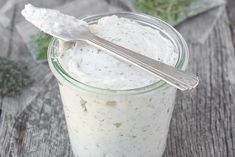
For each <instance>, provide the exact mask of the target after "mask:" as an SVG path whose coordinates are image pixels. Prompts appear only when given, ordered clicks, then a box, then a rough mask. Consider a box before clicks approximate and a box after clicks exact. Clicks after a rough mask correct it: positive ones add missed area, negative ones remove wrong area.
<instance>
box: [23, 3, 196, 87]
mask: <svg viewBox="0 0 235 157" xmlns="http://www.w3.org/2000/svg"><path fill="white" fill-rule="evenodd" d="M22 14H23V16H24V17H25V18H26V19H27V20H28V21H29V22H31V23H32V24H34V25H35V26H36V27H38V28H39V29H41V30H42V31H44V32H46V33H48V34H50V35H52V36H54V37H56V38H58V39H61V40H63V41H74V42H75V41H85V42H87V43H88V44H90V45H93V46H95V47H97V48H99V49H102V50H104V51H105V52H108V53H110V54H111V55H113V56H116V57H118V58H120V59H122V60H124V61H126V62H129V63H131V64H133V65H136V66H137V67H139V68H141V69H143V70H145V71H147V72H150V73H152V74H153V75H155V76H157V77H158V78H160V79H161V80H163V81H165V82H167V83H168V84H170V85H172V86H174V87H176V88H178V89H180V90H182V91H185V90H190V89H192V88H195V87H196V86H197V85H198V82H199V80H198V77H197V76H195V75H193V74H188V73H186V72H184V71H182V70H179V69H177V68H175V67H172V66H169V65H167V64H164V63H162V62H159V61H157V60H154V59H151V58H148V57H146V56H144V55H141V54H139V53H136V52H134V51H132V50H129V49H127V48H124V47H121V46H119V45H116V44H114V43H112V42H109V41H107V40H105V39H103V38H100V37H98V36H96V35H95V34H93V33H91V32H90V30H89V28H88V25H87V24H86V23H85V22H83V21H81V20H78V19H76V18H75V17H72V16H69V15H65V14H62V13H60V12H59V11H57V10H52V9H45V8H37V7H34V6H32V5H31V4H27V5H26V6H25V9H24V10H23V11H22Z"/></svg>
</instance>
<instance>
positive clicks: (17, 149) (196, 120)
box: [0, 2, 235, 157]
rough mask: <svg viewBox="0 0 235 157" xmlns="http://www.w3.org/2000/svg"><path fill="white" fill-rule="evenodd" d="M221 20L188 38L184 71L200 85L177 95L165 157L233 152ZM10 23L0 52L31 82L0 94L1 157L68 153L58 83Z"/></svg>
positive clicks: (231, 60) (232, 88)
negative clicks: (197, 38)
mask: <svg viewBox="0 0 235 157" xmlns="http://www.w3.org/2000/svg"><path fill="white" fill-rule="evenodd" d="M50 3H51V2H50ZM18 7H19V6H16V9H15V11H16V10H18V9H17V8H18ZM13 13H14V11H12V13H9V15H8V16H9V17H10V18H11V19H12V20H15V21H17V15H15V19H14V18H13V16H14V14H13ZM16 14H18V13H16ZM10 15H11V16H10ZM225 18H226V13H224V14H223V16H222V17H221V18H220V19H219V20H218V21H217V23H216V25H215V27H214V29H213V31H212V32H211V34H210V35H209V38H208V39H207V41H206V42H205V43H204V44H200V43H193V42H188V45H189V49H190V61H189V66H188V71H190V72H192V73H196V74H198V75H199V77H200V84H199V86H198V88H196V89H195V90H192V91H191V92H186V93H182V92H178V93H177V100H176V105H175V109H174V113H173V117H172V120H171V125H170V130H169V136H168V139H167V147H166V151H165V154H164V157H234V156H235V53H234V48H233V45H232V39H231V32H230V29H229V27H228V25H226V23H225V22H224V19H225ZM14 26H15V22H12V26H11V28H3V27H1V26H0V33H2V34H3V35H4V36H0V42H1V43H3V44H0V50H1V53H0V55H1V56H3V57H4V56H5V57H7V56H9V58H11V59H13V60H16V61H18V62H19V63H21V64H25V65H28V69H29V74H30V76H31V77H32V78H33V79H34V85H33V86H32V87H30V88H29V89H26V91H24V93H23V95H21V96H19V97H17V98H4V99H1V98H0V102H1V103H2V104H3V113H2V115H1V118H0V143H1V145H0V157H48V156H50V157H73V153H72V151H71V147H70V144H69V139H68V134H67V129H66V124H65V119H64V114H63V111H62V104H61V100H60V95H59V90H58V85H57V82H56V80H55V78H54V77H52V74H51V73H50V72H49V69H48V66H47V65H46V64H37V63H35V62H34V61H33V59H32V58H31V57H30V55H29V52H28V50H27V47H26V46H25V44H24V43H23V42H22V39H21V37H20V36H19V34H18V32H17V31H16V29H15V27H14ZM192 29H193V28H192ZM181 31H183V29H182V30H181ZM10 38H11V40H10ZM10 44H11V52H10V50H9V45H10ZM9 53H10V54H9ZM30 94H31V95H30ZM29 95H30V96H29Z"/></svg>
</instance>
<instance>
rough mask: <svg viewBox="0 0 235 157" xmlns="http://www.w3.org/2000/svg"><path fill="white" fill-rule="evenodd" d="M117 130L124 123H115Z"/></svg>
mask: <svg viewBox="0 0 235 157" xmlns="http://www.w3.org/2000/svg"><path fill="white" fill-rule="evenodd" d="M114 125H115V126H116V127H117V128H119V127H120V126H121V125H122V123H115V124H114Z"/></svg>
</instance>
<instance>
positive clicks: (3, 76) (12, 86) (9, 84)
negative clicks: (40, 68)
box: [0, 58, 32, 97]
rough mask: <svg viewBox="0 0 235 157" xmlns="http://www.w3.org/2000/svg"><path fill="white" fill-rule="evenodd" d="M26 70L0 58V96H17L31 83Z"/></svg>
mask: <svg viewBox="0 0 235 157" xmlns="http://www.w3.org/2000/svg"><path fill="white" fill-rule="evenodd" d="M26 71H27V70H26V69H25V68H23V67H21V66H20V65H18V64H17V63H15V62H13V61H10V60H8V59H6V58H0V96H2V97H5V96H9V97H11V96H16V95H19V94H20V93H21V92H22V90H23V89H24V88H26V87H27V86H29V85H30V84H31V83H32V81H31V79H30V77H29V76H28V75H27V74H26Z"/></svg>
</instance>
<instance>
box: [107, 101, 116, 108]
mask: <svg viewBox="0 0 235 157" xmlns="http://www.w3.org/2000/svg"><path fill="white" fill-rule="evenodd" d="M106 105H108V106H110V107H114V106H116V105H117V102H116V101H107V102H106Z"/></svg>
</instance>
